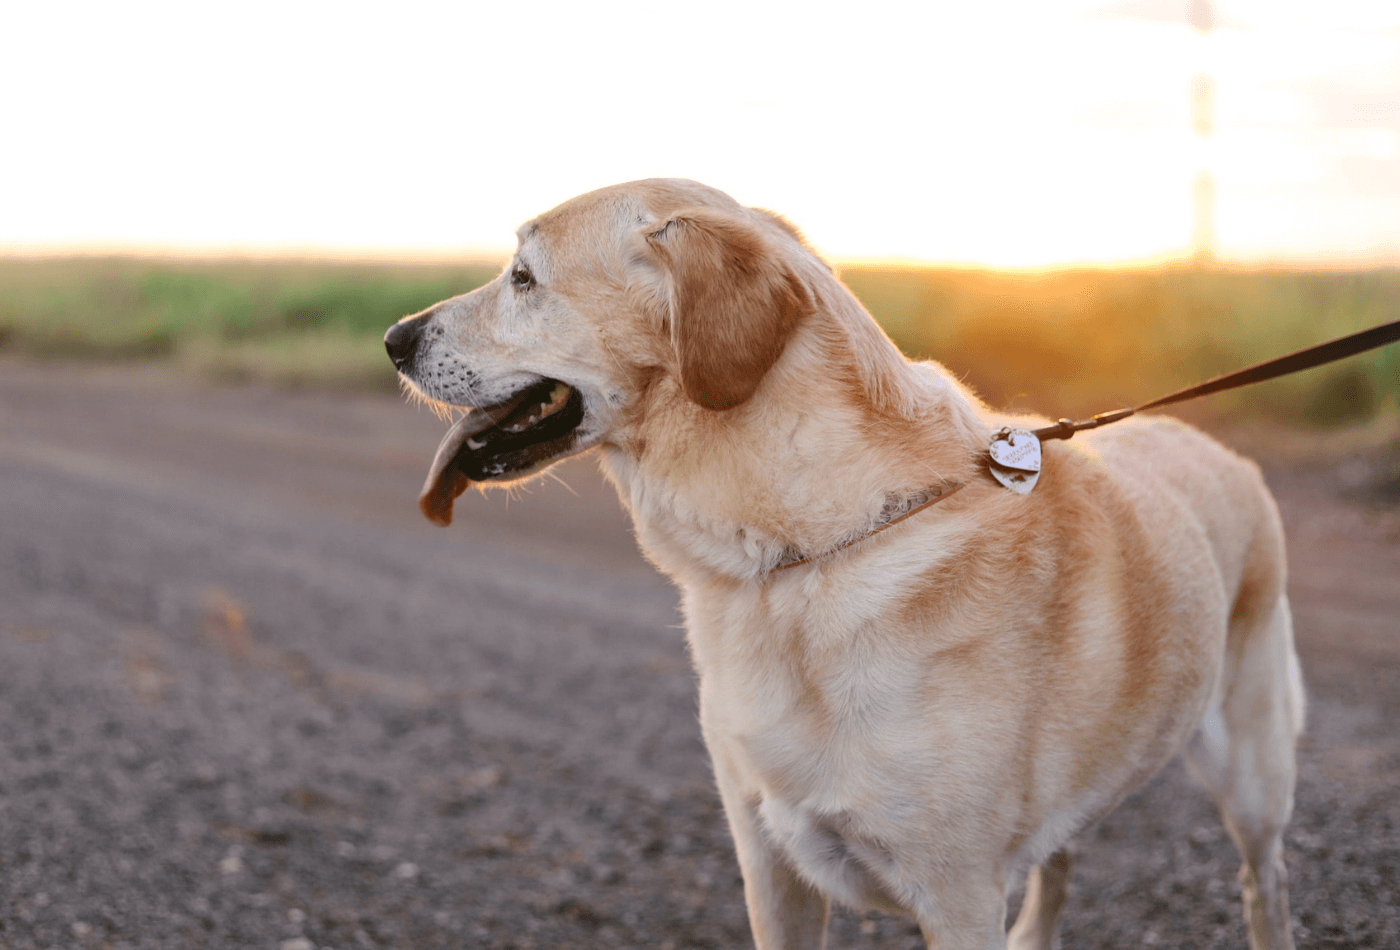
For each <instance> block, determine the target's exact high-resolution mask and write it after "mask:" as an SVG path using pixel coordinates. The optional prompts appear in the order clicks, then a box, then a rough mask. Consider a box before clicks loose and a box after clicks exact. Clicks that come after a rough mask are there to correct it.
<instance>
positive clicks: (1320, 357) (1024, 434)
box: [987, 320, 1400, 495]
mask: <svg viewBox="0 0 1400 950" xmlns="http://www.w3.org/2000/svg"><path fill="white" fill-rule="evenodd" d="M1397 340H1400V320H1392V321H1391V322H1390V323H1383V324H1381V325H1380V326H1376V327H1371V328H1370V329H1369V330H1362V331H1360V332H1358V333H1352V334H1350V335H1349V336H1344V337H1340V338H1338V339H1336V340H1329V341H1328V342H1326V343H1319V344H1318V345H1316V346H1310V347H1308V348H1307V349H1303V350H1298V351H1297V352H1296V353H1289V354H1288V355H1286V356H1279V357H1276V358H1274V359H1271V360H1265V361H1264V362H1263V363H1256V364H1254V365H1253V366H1246V367H1245V368H1244V369H1238V370H1235V371H1234V372H1233V373H1226V374H1225V375H1223V376H1216V377H1215V378H1213V379H1208V380H1206V381H1205V382H1203V383H1198V384H1196V385H1195V386H1188V387H1186V388H1185V389H1178V390H1177V391H1176V392H1172V393H1167V394H1166V395H1165V396H1158V397H1157V398H1156V399H1153V400H1152V401H1151V402H1145V403H1143V404H1142V405H1140V406H1136V407H1134V408H1131V409H1114V410H1112V411H1110V412H1101V413H1099V414H1098V415H1096V416H1091V417H1090V418H1088V419H1082V420H1080V421H1078V422H1075V421H1073V420H1071V419H1061V420H1060V421H1058V422H1056V423H1055V424H1054V425H1048V426H1045V427H1043V428H1040V429H1012V428H1004V429H1002V430H1001V431H1000V432H998V433H997V434H996V436H995V437H994V438H993V439H992V444H991V446H990V447H989V449H988V451H987V456H988V467H989V469H990V470H991V473H992V476H993V477H994V478H996V480H997V481H999V482H1001V484H1003V485H1005V486H1006V487H1007V488H1009V489H1011V490H1012V491H1014V492H1016V493H1017V494H1018V495H1025V494H1029V493H1030V490H1031V489H1032V488H1034V487H1035V483H1036V481H1037V480H1038V479H1039V477H1040V443H1041V442H1044V441H1046V440H1052V439H1068V438H1071V437H1073V435H1074V434H1075V433H1076V432H1083V431H1084V430H1085V429H1097V428H1098V427H1099V426H1106V425H1108V424H1109V423H1111V422H1118V421H1119V420H1121V419H1126V418H1128V417H1129V416H1131V415H1134V414H1136V413H1139V412H1142V411H1144V410H1146V409H1155V408H1157V407H1158V406H1169V405H1171V404H1172V403H1175V402H1185V401H1186V400H1188V399H1195V398H1197V397H1199V396H1208V395H1210V394H1211V393H1218V392H1221V391H1223V390H1226V389H1235V388H1236V387H1239V386H1248V385H1249V384H1250V383H1262V382H1264V381H1265V380H1267V379H1274V378H1276V377H1279V376H1287V375H1288V374H1289V373H1297V372H1301V371H1302V370H1305V369H1312V368H1313V367H1314V366H1321V365H1323V364H1324V363H1331V362H1334V361H1336V360H1340V359H1345V358H1346V357H1348V356H1355V355H1356V354H1358V353H1364V352H1366V351H1367V350H1374V349H1376V348H1377V347H1382V346H1385V345H1386V344H1389V343H1394V342H1396V341H1397Z"/></svg>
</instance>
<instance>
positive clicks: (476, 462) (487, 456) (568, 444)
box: [418, 379, 583, 526]
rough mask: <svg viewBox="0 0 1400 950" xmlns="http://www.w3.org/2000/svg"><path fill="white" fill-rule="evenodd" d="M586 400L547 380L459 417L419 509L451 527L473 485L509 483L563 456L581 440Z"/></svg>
mask: <svg viewBox="0 0 1400 950" xmlns="http://www.w3.org/2000/svg"><path fill="white" fill-rule="evenodd" d="M582 423H583V396H582V395H581V394H580V393H579V391H578V390H577V389H574V388H573V387H572V386H570V385H568V384H567V383H562V382H560V381H559V380H557V379H543V380H541V381H540V382H538V383H535V384H533V385H530V386H527V387H525V388H524V389H522V390H520V391H519V392H518V393H516V394H515V395H514V396H511V397H510V398H509V399H507V400H505V401H504V402H500V403H497V404H496V405H494V406H487V407H486V408H484V409H476V410H473V411H472V412H470V413H468V414H467V415H466V416H464V417H463V418H462V419H460V420H459V421H458V422H457V423H456V424H455V425H453V426H452V428H451V429H449V430H448V432H447V435H446V436H445V437H444V438H443V440H442V443H441V444H440V445H438V449H437V454H436V455H435V456H434V457H433V465H432V468H430V469H429V470H428V480H427V481H426V482H425V483H424V484H423V493H422V494H421V495H420V496H419V497H418V507H419V508H421V509H422V510H423V514H425V515H427V517H428V520H429V521H431V522H433V523H434V524H439V525H443V526H446V525H449V524H451V523H452V505H453V502H455V501H456V500H457V498H458V496H460V495H461V494H462V492H464V491H466V490H467V488H468V487H469V486H470V485H471V483H472V482H485V481H497V480H505V479H509V478H511V477H513V476H517V475H521V474H523V473H525V472H528V471H530V470H531V469H534V468H537V467H538V466H540V465H542V464H543V463H545V462H548V461H550V460H552V459H555V458H558V457H559V456H561V455H563V454H565V453H566V452H568V451H569V450H570V449H572V448H574V446H575V443H576V442H577V436H578V431H577V430H578V427H579V426H580V425H581V424H582Z"/></svg>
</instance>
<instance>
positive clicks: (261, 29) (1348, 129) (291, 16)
mask: <svg viewBox="0 0 1400 950" xmlns="http://www.w3.org/2000/svg"><path fill="white" fill-rule="evenodd" d="M1216 9H1217V28H1216V29H1215V30H1214V31H1213V32H1212V33H1211V34H1210V35H1209V36H1208V37H1206V38H1204V39H1203V38H1202V37H1201V36H1200V35H1198V34H1197V33H1195V32H1193V31H1192V30H1191V29H1190V28H1189V27H1188V26H1187V25H1186V23H1185V12H1184V11H1185V3H1184V2H1181V3H1176V2H1165V3H1164V2H1159V0H1124V2H1092V3H1091V2H1088V0H1043V2H1033V0H1023V2H1020V3H1003V4H996V5H994V6H993V5H977V4H947V5H941V4H927V3H918V4H915V3H908V4H876V5H873V6H867V7H862V8H860V9H857V8H855V7H854V6H850V5H835V4H822V3H806V4H800V5H799V4H773V3H762V2H742V3H740V2H720V3H711V4H706V5H705V6H704V8H703V10H702V9H701V8H699V7H687V6H680V5H674V4H663V3H651V2H639V0H638V2H620V3H605V4H565V3H541V4H533V5H531V6H529V7H528V8H521V7H518V6H516V5H507V4H500V5H497V6H493V7H489V8H486V7H480V6H474V5H459V4H430V3H429V4H425V3H420V4H407V5H403V6H398V7H395V9H394V12H393V13H389V12H388V11H387V8H371V7H363V8H361V7H355V6H350V5H343V4H336V5H332V4H292V5H290V6H288V5H282V4H256V3H255V4H240V5H238V6H237V7H221V8H214V7H207V6H202V5H193V6H192V5H188V4H156V3H145V4H142V3H137V4H135V5H134V6H133V5H126V4H122V5H110V4H104V5H97V4H94V5H91V6H90V7H88V8H86V9H85V10H83V11H82V12H81V13H80V14H77V15H75V14H74V13H73V12H72V9H71V8H69V7H63V8H55V7H52V6H48V5H40V4H30V5H26V6H25V7H24V8H23V9H20V10H18V11H17V12H13V13H11V16H10V21H11V24H12V25H11V28H10V29H8V30H7V33H8V39H7V42H6V46H7V47H8V48H7V49H6V50H5V56H4V57H0V80H3V83H4V87H5V89H6V90H7V91H6V95H7V97H8V98H9V99H10V101H9V102H7V103H6V106H7V111H8V112H10V113H11V114H12V116H14V118H13V119H12V121H11V126H10V127H11V129H12V130H15V131H14V133H13V139H12V140H13V141H15V142H17V143H19V147H17V148H9V149H6V150H5V152H4V154H3V157H0V171H3V175H4V180H5V181H6V182H7V186H6V189H5V195H4V198H3V205H0V248H3V249H8V250H11V251H24V250H27V251H33V250H63V249H74V248H107V249H110V248H120V249H137V250H140V249H147V250H149V249H161V250H171V249H183V250H194V251H210V250H258V251H264V252H275V251H286V250H299V251H302V252H307V253H317V252H338V253H348V252H371V253H389V254H396V255H401V254H415V253H424V252H427V253H432V254H434V255H435V256H441V255H443V254H471V255H477V256H479V255H481V254H483V253H488V254H499V253H501V251H502V250H503V249H504V248H506V247H508V246H509V245H510V244H511V243H512V240H513V238H512V235H513V230H514V228H515V226H516V225H517V224H519V223H520V221H521V220H523V219H524V218H527V217H529V216H531V215H533V214H535V213H538V212H540V211H542V210H544V209H546V208H548V207H550V206H552V205H554V204H555V203H557V202H558V201H561V200H563V199H565V198H567V197H569V196H571V195H574V194H577V193H579V192H582V191H586V190H589V189H591V188H595V187H598V186H601V185H605V184H609V183H612V182H616V181H623V180H628V179H632V178H639V177H648V176H654V175H665V176H683V177H691V178H697V179H700V180H703V181H705V182H707V183H710V184H713V185H716V186H718V187H720V188H723V189H725V190H727V191H729V192H730V193H732V194H733V195H734V196H735V197H737V198H738V199H740V200H741V201H744V202H747V203H751V204H758V205H763V206H766V207H771V208H774V209H777V210H780V211H781V212H783V213H784V214H785V215H787V216H788V217H790V218H791V219H792V220H793V221H795V222H796V223H797V224H798V225H799V226H801V227H802V228H803V229H804V230H805V231H806V232H807V233H808V235H809V236H810V237H811V239H812V240H813V242H814V243H815V244H817V245H818V246H819V247H820V248H821V249H822V250H824V251H825V252H826V253H828V254H830V255H831V256H833V257H836V258H841V259H853V258H861V259H889V258H894V259H906V260H924V261H936V262H957V263H975V264H982V265H993V266H1043V265H1058V264H1068V263H1079V262H1122V261H1141V260H1152V259H1161V258H1173V257H1182V256H1184V255H1186V254H1187V253H1188V245H1189V241H1190V236H1191V192H1190V188H1191V182H1192V178H1193V175H1194V174H1195V172H1196V169H1197V166H1198V164H1199V162H1200V161H1201V160H1202V156H1201V154H1200V143H1198V142H1197V141H1196V139H1195V138H1194V137H1193V136H1192V134H1191V130H1190V122H1189V115H1188V97H1187V89H1188V85H1189V82H1190V80H1191V77H1192V75H1193V74H1194V73H1195V72H1197V71H1198V70H1199V69H1201V68H1203V65H1204V67H1205V68H1208V69H1209V70H1210V71H1211V72H1212V73H1213V74H1214V75H1215V76H1216V80H1217V82H1216V88H1217V90H1218V92H1217V107H1218V119H1219V124H1218V131H1217V133H1216V135H1215V137H1214V140H1213V141H1212V142H1211V144H1210V146H1209V148H1210V154H1209V155H1207V156H1205V159H1206V160H1208V161H1209V162H1210V164H1211V166H1212V167H1213V168H1214V172H1215V176H1216V180H1217V183H1218V189H1217V193H1218V219H1217V220H1218V234H1219V248H1220V253H1221V256H1222V257H1223V258H1224V259H1226V260H1234V261H1243V262H1268V261H1326V262H1335V261H1343V260H1346V261H1362V262H1382V261H1389V262H1395V261H1397V260H1400V6H1397V5H1396V4H1394V3H1392V2H1360V0H1355V2H1341V3H1333V4H1329V5H1327V9H1326V12H1325V13H1324V12H1323V11H1322V7H1321V6H1320V5H1317V4H1302V3H1296V4H1288V3H1269V2H1264V0H1254V2H1250V0H1240V2H1226V3H1219V4H1217V5H1216Z"/></svg>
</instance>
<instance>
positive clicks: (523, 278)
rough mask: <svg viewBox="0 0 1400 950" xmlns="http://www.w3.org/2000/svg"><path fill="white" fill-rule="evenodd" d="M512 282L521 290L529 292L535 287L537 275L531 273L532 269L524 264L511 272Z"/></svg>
mask: <svg viewBox="0 0 1400 950" xmlns="http://www.w3.org/2000/svg"><path fill="white" fill-rule="evenodd" d="M510 282H511V283H512V284H514V285H515V286H517V287H519V288H520V289H521V290H529V289H530V288H531V287H533V286H535V275H534V274H532V273H530V268H528V267H526V266H525V265H524V264H516V265H515V269H514V270H513V271H511V272H510Z"/></svg>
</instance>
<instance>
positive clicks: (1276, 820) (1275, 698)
mask: <svg viewBox="0 0 1400 950" xmlns="http://www.w3.org/2000/svg"><path fill="white" fill-rule="evenodd" d="M1302 728H1303V682H1302V675H1301V673H1300V671H1299V669H1298V657H1297V654H1296V653H1295V652H1294V649H1293V626H1292V621H1291V619H1290V616H1289V610H1288V599H1287V597H1285V596H1283V595H1282V594H1279V595H1277V596H1275V597H1274V598H1273V603H1272V605H1271V607H1265V608H1264V609H1262V610H1259V611H1257V612H1255V611H1249V610H1242V609H1241V608H1240V607H1238V606H1237V608H1236V612H1235V617H1234V618H1232V621H1231V629H1230V635H1229V641H1228V645H1227V649H1226V657H1225V669H1224V675H1223V678H1222V680H1221V687H1220V695H1219V697H1217V699H1216V701H1215V704H1214V705H1213V707H1212V708H1211V710H1210V711H1209V713H1208V714H1207V715H1206V718H1205V721H1204V722H1203V723H1202V725H1201V729H1200V731H1199V732H1198V733H1197V734H1196V736H1195V737H1194V738H1193V739H1192V741H1191V744H1190V746H1189V747H1188V748H1187V755H1186V757H1187V761H1188V763H1189V764H1190V765H1191V767H1192V769H1193V770H1194V771H1195V773H1196V775H1197V776H1198V777H1199V778H1200V779H1201V781H1202V782H1203V783H1204V784H1205V786H1206V788H1207V789H1209V790H1210V793H1211V795H1212V796H1214V798H1215V801H1216V804H1217V805H1219V807H1220V812H1221V815H1222V817H1223V818H1224V819H1225V826H1226V828H1227V829H1228V830H1229V832H1230V836H1231V837H1232V838H1233V839H1234V841H1235V844H1236V846H1237V847H1238V848H1239V850H1240V854H1241V855H1243V857H1244V866H1243V867H1242V868H1241V869H1240V882H1241V884H1242V885H1243V897H1244V912H1245V921H1246V923H1247V924H1248V925H1249V944H1250V946H1251V947H1252V948H1254V950H1291V948H1292V947H1293V938H1292V935H1291V931H1290V927H1289V919H1288V875H1287V872H1286V871H1285V870H1284V866H1283V830H1284V827H1285V826H1286V825H1287V824H1288V819H1289V817H1290V815H1291V814H1292V812H1293V785H1294V781H1295V778H1296V773H1297V769H1296V764H1295V761H1294V748H1295V744H1296V742H1297V738H1298V734H1299V732H1301V731H1302Z"/></svg>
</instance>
